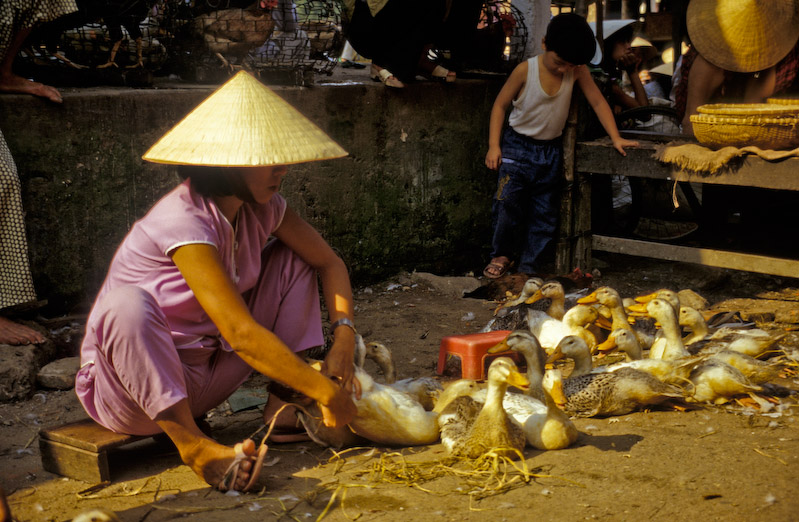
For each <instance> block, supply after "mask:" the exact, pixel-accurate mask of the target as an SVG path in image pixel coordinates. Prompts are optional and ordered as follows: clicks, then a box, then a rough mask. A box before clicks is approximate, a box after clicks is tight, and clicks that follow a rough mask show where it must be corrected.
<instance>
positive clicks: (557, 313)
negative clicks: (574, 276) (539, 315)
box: [525, 281, 566, 320]
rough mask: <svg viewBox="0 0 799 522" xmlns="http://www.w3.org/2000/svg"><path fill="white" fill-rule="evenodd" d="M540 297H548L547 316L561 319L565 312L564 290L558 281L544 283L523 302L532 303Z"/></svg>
mask: <svg viewBox="0 0 799 522" xmlns="http://www.w3.org/2000/svg"><path fill="white" fill-rule="evenodd" d="M541 299H549V307H548V308H547V309H546V313H547V315H548V316H550V317H554V318H555V319H560V320H562V319H563V316H564V314H565V313H566V292H565V291H564V290H563V285H562V284H561V283H560V282H559V281H549V282H547V283H545V284H544V285H543V286H541V287H540V288H539V289H538V290H537V291H536V292H535V294H533V295H532V296H531V297H530V298H529V299H527V300H526V301H525V303H526V304H533V303H535V302H538V301H540V300H541Z"/></svg>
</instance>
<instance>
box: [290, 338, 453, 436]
mask: <svg viewBox="0 0 799 522" xmlns="http://www.w3.org/2000/svg"><path fill="white" fill-rule="evenodd" d="M355 340H356V355H355V360H356V361H361V360H363V357H362V356H360V355H359V353H360V352H361V351H363V352H364V353H366V352H367V350H366V346H365V345H364V342H363V338H362V337H361V336H360V335H356V338H355ZM355 378H356V379H358V382H359V383H360V385H361V397H360V399H357V398H354V399H353V400H354V402H355V406H356V407H357V410H358V412H357V414H356V415H355V418H354V419H353V420H352V422H351V423H350V424H349V429H350V430H352V432H353V433H355V434H356V435H358V436H360V437H362V438H364V439H367V440H369V441H372V442H375V443H377V444H385V445H389V446H415V445H422V444H432V443H434V442H436V441H437V440H438V435H439V430H438V423H437V418H438V414H437V413H436V412H433V411H427V410H425V408H424V407H423V406H422V404H421V403H420V402H419V401H418V400H416V399H415V398H414V397H412V396H411V395H409V394H407V393H405V392H403V391H400V390H398V389H395V388H393V387H392V386H391V385H387V384H381V383H379V382H376V381H375V380H374V379H373V378H372V377H371V376H370V375H369V374H368V373H366V372H365V371H364V370H363V368H361V367H360V366H357V365H356V366H355ZM314 413H315V412H312V415H304V414H302V413H301V412H300V413H299V414H298V417H300V420H301V421H302V423H303V425H304V426H305V429H306V431H307V432H308V434H309V435H310V436H311V438H313V439H314V441H316V442H318V443H320V444H323V445H326V446H334V447H341V445H349V444H350V443H352V440H351V439H347V438H346V437H344V436H343V435H342V431H341V430H331V429H329V428H326V427H325V426H324V424H323V423H322V422H321V420H320V419H319V418H318V416H317V415H315V414H314Z"/></svg>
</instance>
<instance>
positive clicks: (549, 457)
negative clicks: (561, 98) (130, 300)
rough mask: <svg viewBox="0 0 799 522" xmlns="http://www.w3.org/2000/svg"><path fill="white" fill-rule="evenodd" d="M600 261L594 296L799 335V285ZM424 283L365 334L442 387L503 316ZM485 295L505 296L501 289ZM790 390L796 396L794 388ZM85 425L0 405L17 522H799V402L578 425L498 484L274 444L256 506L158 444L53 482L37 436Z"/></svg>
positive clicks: (363, 308) (391, 299)
mask: <svg viewBox="0 0 799 522" xmlns="http://www.w3.org/2000/svg"><path fill="white" fill-rule="evenodd" d="M603 259H604V261H605V262H606V266H604V268H601V269H600V272H598V273H595V274H594V278H593V284H594V286H601V285H610V286H614V287H615V288H617V289H618V290H619V291H620V293H621V294H622V295H623V296H632V295H637V294H642V293H645V292H650V291H654V290H656V289H658V288H663V287H667V288H672V289H676V290H681V289H685V288H691V289H693V290H694V291H696V292H697V293H699V294H700V295H702V296H703V297H705V298H706V299H707V300H708V301H709V304H710V305H711V306H713V307H714V308H717V309H719V310H722V309H730V308H732V309H736V306H738V305H741V304H745V305H746V306H747V309H752V308H757V306H756V305H757V303H760V304H761V305H762V306H761V308H760V309H758V311H757V312H756V314H755V316H756V318H758V319H760V320H764V321H766V322H761V323H759V324H760V325H761V326H763V327H765V328H773V329H782V330H788V331H790V330H791V329H792V328H796V327H797V326H799V325H797V324H790V323H787V322H775V321H774V319H775V318H778V317H782V318H785V317H789V316H791V313H793V314H796V312H797V310H799V281H797V280H786V279H780V278H775V277H768V276H760V275H756V274H749V273H742V272H734V271H726V270H719V269H711V268H705V267H698V266H695V265H686V264H679V263H666V262H659V261H648V260H642V259H640V258H627V257H617V256H604V257H603ZM421 281H422V279H420V278H419V277H415V276H414V275H413V274H410V275H409V274H405V275H400V276H397V277H396V278H392V279H391V280H388V281H385V282H382V283H380V284H375V285H372V286H370V287H368V288H360V289H357V291H356V305H357V308H356V319H357V324H358V326H359V329H360V330H361V331H362V332H363V333H364V336H365V337H366V339H367V341H368V340H376V341H381V342H383V343H384V344H386V345H387V346H388V347H389V348H391V349H392V351H393V354H394V358H395V363H396V366H397V370H398V373H399V376H400V377H415V376H432V375H435V370H436V361H437V356H438V348H439V343H440V340H441V338H442V337H444V336H447V335H455V334H465V333H474V332H476V331H478V330H479V329H480V327H482V326H483V325H484V324H485V323H486V322H487V321H488V319H489V318H490V317H491V315H492V310H493V309H494V307H495V302H494V301H493V300H492V299H491V297H492V295H489V293H487V292H486V293H484V296H485V298H464V297H458V288H459V285H460V284H461V283H463V282H464V281H468V280H467V279H463V278H447V279H444V278H441V279H437V280H436V281H437V284H429V283H425V282H421ZM507 281H508V282H509V283H512V284H510V287H509V288H507V289H509V290H516V291H518V289H519V288H520V284H521V279H519V278H515V279H514V278H508V279H507ZM472 283H473V281H472ZM514 286H515V287H514ZM489 289H490V290H492V291H493V292H494V295H493V297H496V296H497V294H498V293H501V292H502V291H504V290H505V289H504V288H500V289H498V287H494V286H492V287H490V288H486V289H485V290H489ZM478 294H479V292H478ZM764 298H768V299H771V300H770V301H764ZM731 299H735V300H736V301H729V300H731ZM746 299H756V300H757V301H747V300H746ZM738 308H740V306H738ZM757 314H759V315H757ZM769 314H771V315H769ZM797 322H799V321H797ZM783 344H784V345H785V346H788V347H789V348H791V347H793V348H796V347H799V332H791V333H790V334H789V335H788V337H786V338H785V339H784V340H783ZM367 369H369V370H370V371H372V372H373V373H374V368H367ZM780 383H781V384H783V385H784V386H787V387H789V388H792V389H796V390H799V379H797V377H796V376H793V377H788V378H785V379H781V380H780ZM262 384H263V379H260V378H253V379H252V380H251V381H250V382H249V383H248V385H247V386H248V387H250V388H251V389H259V387H260V386H261V385H262ZM84 415H85V414H84V413H83V411H82V409H81V406H80V405H79V403H78V402H77V399H76V398H75V396H74V393H73V392H71V391H66V392H65V391H40V392H38V393H36V394H35V395H34V396H33V397H32V398H31V399H30V400H27V401H23V402H17V403H7V404H0V440H2V442H0V469H2V473H0V485H2V486H3V488H4V489H5V490H6V492H7V493H8V494H9V501H10V504H11V508H12V512H13V513H14V515H15V517H16V518H17V519H19V520H24V521H28V520H30V521H39V520H42V521H44V520H48V521H49V520H70V519H71V518H73V517H74V516H75V515H77V514H78V513H80V512H83V511H86V510H89V509H91V508H98V507H101V508H105V509H108V510H112V511H114V512H116V514H117V515H118V517H119V518H120V519H121V520H124V521H143V520H147V521H160V520H170V519H174V518H179V517H184V516H190V517H191V518H192V520H204V521H223V520H231V519H236V520H242V521H244V520H317V519H320V518H324V519H325V520H330V521H344V520H348V521H349V520H363V521H367V520H386V521H403V522H404V521H407V520H422V519H426V520H427V519H437V520H457V521H459V522H466V521H478V520H480V521H482V520H484V519H485V518H486V517H490V518H491V519H492V520H529V519H531V518H532V517H537V518H543V519H545V520H580V519H605V520H640V519H647V520H765V519H768V520H770V521H780V520H795V519H796V516H797V515H796V513H797V510H799V498H797V495H796V492H797V489H796V483H797V480H799V422H797V417H799V409H798V408H797V401H796V400H795V399H794V398H791V397H786V398H783V399H781V404H780V405H778V406H776V407H774V408H772V409H771V410H770V411H768V412H767V413H763V412H760V411H755V410H753V409H747V408H743V407H741V406H739V405H729V406H727V407H716V406H714V407H703V408H694V409H690V410H688V411H677V410H674V409H672V408H668V407H666V408H660V409H656V410H652V411H645V412H637V413H633V414H629V415H624V416H620V417H614V418H591V419H578V420H576V421H575V424H576V425H577V427H578V429H579V431H580V436H579V439H578V441H577V443H576V444H575V445H574V446H572V447H571V448H568V449H565V450H561V451H551V452H541V451H538V450H533V449H528V450H527V451H526V453H525V457H526V460H525V461H524V462H523V463H518V464H517V466H518V469H516V470H514V469H513V468H510V469H509V470H504V471H503V469H504V468H503V467H502V466H499V467H498V468H497V469H498V471H497V472H496V473H493V472H489V473H483V474H478V473H475V472H472V473H463V471H464V470H466V469H467V468H466V467H464V465H463V464H462V463H454V464H451V463H450V464H451V465H450V466H448V467H444V466H439V467H434V464H435V463H436V462H446V455H445V452H444V450H443V448H442V446H441V445H440V444H436V445H432V446H425V447H417V448H379V447H374V448H371V447H370V448H356V449H351V450H349V451H345V452H342V453H341V454H338V455H336V454H335V453H334V452H332V451H331V450H329V449H324V448H320V447H318V446H316V445H314V444H312V443H296V444H282V445H272V446H271V447H270V450H269V451H270V453H269V456H268V457H267V466H266V467H265V468H264V470H263V472H262V474H261V479H260V484H261V485H262V486H263V489H262V491H260V492H258V493H250V494H244V495H225V494H222V493H219V492H216V491H214V490H211V489H210V488H209V487H208V486H207V485H205V484H204V483H202V481H201V480H199V479H198V478H197V477H196V476H195V475H194V474H193V473H192V472H191V471H190V470H189V469H188V468H187V467H186V466H184V465H182V464H181V462H180V460H179V458H178V456H177V454H176V452H175V451H174V449H173V448H170V447H169V445H168V444H166V443H164V442H160V443H159V442H157V441H154V440H153V439H147V440H145V441H141V442H139V443H136V444H134V445H132V446H130V447H124V448H122V449H120V450H118V451H116V452H114V453H113V454H112V455H111V472H112V475H113V481H112V483H111V484H110V485H107V486H105V487H100V488H95V489H90V486H91V484H86V483H84V482H80V481H77V480H72V479H66V478H62V477H59V476H56V475H53V474H51V473H48V472H46V471H43V469H42V467H41V461H40V456H39V447H38V444H39V441H38V431H39V430H40V429H41V428H43V427H52V426H56V425H59V424H62V423H65V422H68V421H72V420H77V419H80V418H83V417H84ZM209 422H210V424H211V426H212V428H213V432H212V434H213V436H214V437H215V438H217V439H218V440H220V441H223V442H225V443H230V444H233V443H235V442H237V441H239V440H241V439H242V438H243V437H246V436H249V435H250V434H251V433H253V432H254V431H255V430H256V429H258V427H259V426H260V424H261V414H260V411H259V410H258V409H250V410H243V411H238V412H235V413H231V411H230V410H229V409H226V408H224V407H220V408H218V409H216V410H214V411H213V412H211V415H210V416H209ZM503 472H504V473H505V474H504V475H503Z"/></svg>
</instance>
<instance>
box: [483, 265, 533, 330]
mask: <svg viewBox="0 0 799 522" xmlns="http://www.w3.org/2000/svg"><path fill="white" fill-rule="evenodd" d="M543 284H544V280H543V279H541V278H539V277H531V278H529V279H527V281H525V283H524V286H523V287H522V290H521V292H520V293H519V295H518V296H515V297H511V298H510V299H508V300H507V301H506V302H504V303H502V304H500V305H499V306H498V307H497V309H496V310H495V311H494V317H492V318H491V319H489V321H488V323H486V325H485V326H484V327H483V328H482V329H481V330H480V332H481V333H485V332H493V331H495V330H516V329H518V328H521V327H522V326H523V325H524V322H525V321H526V320H527V317H526V315H525V312H526V311H527V309H528V308H529V306H528V304H527V301H528V300H529V299H530V298H532V297H533V296H534V295H535V294H536V292H538V290H539V289H540V288H541V286H542V285H543Z"/></svg>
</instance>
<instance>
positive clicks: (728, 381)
mask: <svg viewBox="0 0 799 522" xmlns="http://www.w3.org/2000/svg"><path fill="white" fill-rule="evenodd" d="M689 379H690V380H691V382H692V383H693V385H694V391H693V393H692V394H690V395H688V396H687V397H686V399H685V400H686V401H688V402H704V403H712V404H723V403H725V402H727V400H729V398H730V397H734V396H735V395H741V394H746V393H753V392H759V391H763V388H762V387H761V386H759V385H757V384H754V383H752V382H751V381H749V379H747V378H746V376H745V375H744V374H743V373H741V371H740V370H738V369H737V368H735V367H734V366H731V365H729V364H727V363H726V362H724V361H722V360H719V359H715V358H708V359H707V360H705V361H704V362H702V363H701V364H699V365H697V366H696V367H695V368H694V369H693V370H692V371H691V375H690V377H689Z"/></svg>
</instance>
